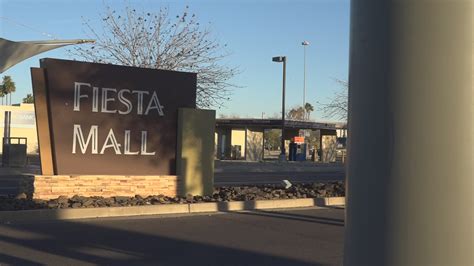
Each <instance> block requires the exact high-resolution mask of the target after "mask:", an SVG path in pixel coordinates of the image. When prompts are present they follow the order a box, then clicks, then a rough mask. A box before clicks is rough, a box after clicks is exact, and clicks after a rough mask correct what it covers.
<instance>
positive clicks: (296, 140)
mask: <svg viewBox="0 0 474 266" xmlns="http://www.w3.org/2000/svg"><path fill="white" fill-rule="evenodd" d="M294 142H295V143H298V144H300V143H304V137H294Z"/></svg>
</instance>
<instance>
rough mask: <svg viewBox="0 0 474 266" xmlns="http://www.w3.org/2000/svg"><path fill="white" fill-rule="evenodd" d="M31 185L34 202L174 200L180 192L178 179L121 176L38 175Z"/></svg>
mask: <svg viewBox="0 0 474 266" xmlns="http://www.w3.org/2000/svg"><path fill="white" fill-rule="evenodd" d="M29 182H30V184H32V190H33V191H31V192H30V193H32V194H33V198H34V199H43V200H49V199H56V198H58V197H59V196H67V197H73V196H74V195H81V196H85V197H92V196H101V197H113V196H127V197H133V196H135V195H140V196H142V197H147V196H151V195H164V196H169V197H175V196H176V195H178V194H180V193H179V191H178V177H177V176H119V175H110V176H105V175H97V176H92V175H78V176H68V175H51V176H46V175H37V176H34V177H33V180H30V181H29Z"/></svg>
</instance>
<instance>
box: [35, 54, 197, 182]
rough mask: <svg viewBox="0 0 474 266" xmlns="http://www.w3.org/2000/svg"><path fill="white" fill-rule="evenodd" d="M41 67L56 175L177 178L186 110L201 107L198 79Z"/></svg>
mask: <svg viewBox="0 0 474 266" xmlns="http://www.w3.org/2000/svg"><path fill="white" fill-rule="evenodd" d="M40 65H41V68H42V69H44V73H45V80H46V84H45V87H46V100H47V103H46V106H47V109H48V117H49V124H50V125H49V128H50V135H51V137H50V138H51V146H52V155H53V165H54V174H58V175H61V174H67V175H71V174H84V175H91V174H103V175H114V174H116V175H174V174H176V169H175V160H176V139H177V114H178V108H181V107H189V108H195V107H196V74H193V73H183V72H175V71H164V70H155V69H143V68H136V67H125V66H117V65H106V64H94V63H85V62H77V61H68V60H57V59H42V60H41V63H40ZM33 80H35V79H33ZM34 87H38V88H39V87H41V86H35V84H34ZM34 90H37V89H36V88H34ZM35 93H36V92H35ZM36 104H41V103H36ZM40 122H41V121H39V120H38V123H40ZM40 145H41V143H40ZM40 149H41V147H40Z"/></svg>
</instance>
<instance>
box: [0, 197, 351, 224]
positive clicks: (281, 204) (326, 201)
mask: <svg viewBox="0 0 474 266" xmlns="http://www.w3.org/2000/svg"><path fill="white" fill-rule="evenodd" d="M344 203H345V198H344V197H331V198H310V199H283V200H256V201H230V202H205V203H191V204H163V205H150V206H133V207H105V208H78V209H55V210H51V209H44V210H26V211H0V223H5V222H18V221H30V222H31V221H46V220H72V219H90V218H107V217H126V216H140V215H160V214H193V213H212V212H229V211H249V210H263V209H282V208H302V207H329V206H340V205H344Z"/></svg>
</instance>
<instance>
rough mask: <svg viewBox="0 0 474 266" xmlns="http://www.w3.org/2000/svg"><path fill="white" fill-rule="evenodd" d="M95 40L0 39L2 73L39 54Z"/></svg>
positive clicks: (0, 68)
mask: <svg viewBox="0 0 474 266" xmlns="http://www.w3.org/2000/svg"><path fill="white" fill-rule="evenodd" d="M92 42H94V40H46V41H22V42H14V41H10V40H7V39H3V38H0V73H3V72H4V71H6V70H7V69H9V68H10V67H12V66H14V65H16V64H18V63H19V62H21V61H23V60H25V59H28V58H30V57H32V56H35V55H37V54H40V53H43V52H46V51H49V50H53V49H56V48H59V47H63V46H66V45H71V44H81V43H92Z"/></svg>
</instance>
